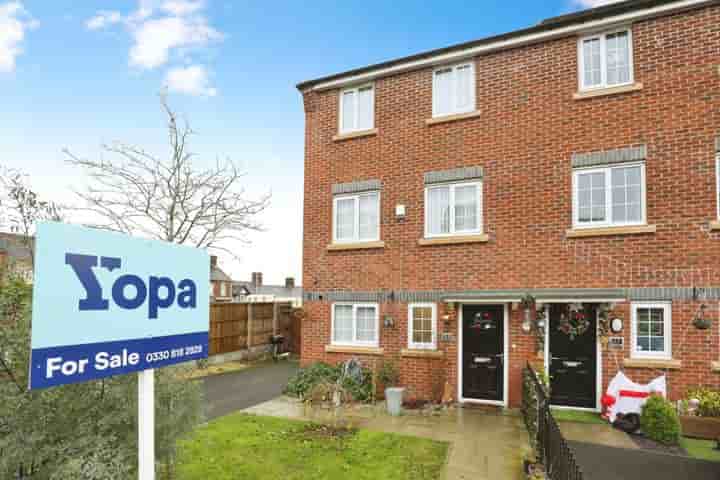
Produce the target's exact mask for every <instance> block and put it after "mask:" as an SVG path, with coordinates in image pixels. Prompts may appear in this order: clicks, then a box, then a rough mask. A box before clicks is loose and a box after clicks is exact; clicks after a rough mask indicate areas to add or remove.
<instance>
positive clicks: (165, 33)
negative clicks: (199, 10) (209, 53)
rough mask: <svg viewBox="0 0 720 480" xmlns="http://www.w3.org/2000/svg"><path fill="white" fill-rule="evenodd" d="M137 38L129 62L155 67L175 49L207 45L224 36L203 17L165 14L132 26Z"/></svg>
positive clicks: (133, 64) (165, 61)
mask: <svg viewBox="0 0 720 480" xmlns="http://www.w3.org/2000/svg"><path fill="white" fill-rule="evenodd" d="M132 36H133V39H134V41H135V43H134V45H133V46H132V48H131V49H130V65H132V66H135V67H140V68H146V69H152V68H156V67H159V66H162V65H164V64H165V63H167V62H168V59H169V57H170V52H171V51H172V50H173V49H178V48H187V47H204V46H207V45H208V44H209V43H210V42H211V41H216V40H220V39H222V34H221V33H220V32H219V31H217V30H215V29H214V28H212V27H211V26H209V25H208V23H207V20H206V19H205V18H203V17H178V16H171V17H162V18H153V19H150V20H147V21H145V22H142V23H141V24H140V25H137V26H135V27H134V28H133V29H132Z"/></svg>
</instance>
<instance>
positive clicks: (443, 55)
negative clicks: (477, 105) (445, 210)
mask: <svg viewBox="0 0 720 480" xmlns="http://www.w3.org/2000/svg"><path fill="white" fill-rule="evenodd" d="M713 1H714V0H627V1H624V2H617V3H613V4H610V5H604V6H601V7H597V8H592V9H588V10H583V11H580V12H576V13H570V14H567V15H560V16H557V17H552V18H548V19H546V20H543V21H542V22H540V23H539V24H537V25H535V26H532V27H529V28H524V29H520V30H515V31H512V32H508V33H503V34H500V35H495V36H491V37H486V38H481V39H478V40H473V41H470V42H465V43H459V44H456V45H451V46H449V47H444V48H439V49H435V50H429V51H426V52H421V53H418V54H415V55H410V56H407V57H402V58H398V59H394V60H389V61H386V62H381V63H376V64H373V65H369V66H366V67H361V68H356V69H353V70H348V71H345V72H341V73H336V74H332V75H328V76H324V77H320V78H316V79H313V80H307V81H304V82H301V83H299V84H298V85H297V88H298V90H300V91H305V90H307V89H310V88H333V87H336V86H338V85H337V84H338V83H339V82H344V81H347V82H348V83H351V82H362V81H370V80H372V79H373V78H379V77H382V76H387V75H392V74H396V73H401V72H402V71H410V70H414V69H417V68H423V67H425V66H428V65H432V64H440V63H447V62H450V61H453V60H460V59H462V57H463V56H464V57H465V58H468V57H471V56H475V55H478V54H479V53H483V52H485V51H494V50H501V49H508V48H515V47H517V46H520V45H527V44H531V43H537V42H542V41H546V40H549V39H552V38H558V37H560V36H567V35H572V34H574V33H576V31H581V29H582V28H590V27H595V26H596V25H595V24H596V23H597V24H598V25H597V26H599V27H601V26H603V25H602V22H604V21H606V20H607V21H609V22H614V21H618V22H620V21H626V22H629V21H632V20H637V19H641V18H650V17H652V16H657V15H663V14H667V13H671V12H674V11H678V10H680V9H689V8H694V7H699V6H703V5H707V4H711V3H713ZM633 14H637V15H633ZM573 27H579V28H576V29H574V28H573ZM485 47H487V49H485Z"/></svg>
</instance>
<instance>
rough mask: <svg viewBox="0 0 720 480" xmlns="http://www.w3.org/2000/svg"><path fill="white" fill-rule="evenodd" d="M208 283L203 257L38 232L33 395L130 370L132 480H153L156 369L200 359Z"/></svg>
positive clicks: (204, 348)
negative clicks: (134, 392) (134, 421)
mask: <svg viewBox="0 0 720 480" xmlns="http://www.w3.org/2000/svg"><path fill="white" fill-rule="evenodd" d="M209 278H210V259H209V257H208V254H207V252H205V251H202V250H198V249H195V248H190V247H184V246H181V245H175V244H172V243H166V242H158V241H154V240H143V239H138V238H132V237H129V236H126V235H120V234H117V233H111V232H104V231H101V230H94V229H89V228H83V227H78V226H73V225H65V224H61V223H51V222H48V223H41V224H40V225H39V226H38V229H37V235H36V238H35V272H34V282H33V314H32V320H33V324H32V341H31V343H32V345H31V347H32V350H31V361H30V389H32V390H34V389H40V388H52V387H56V386H59V385H66V384H70V383H79V382H88V381H91V380H97V379H100V378H107V377H111V376H114V375H127V374H132V373H135V372H137V375H138V478H139V480H155V376H154V375H155V370H156V369H158V368H163V367H167V366H169V365H174V364H177V363H182V362H190V361H195V360H199V359H202V358H207V355H208V329H209V324H210V306H209V302H210V292H209V289H208V285H209V283H210V282H209Z"/></svg>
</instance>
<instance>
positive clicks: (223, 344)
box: [210, 303, 300, 355]
mask: <svg viewBox="0 0 720 480" xmlns="http://www.w3.org/2000/svg"><path fill="white" fill-rule="evenodd" d="M249 310H250V311H249ZM248 318H252V322H251V324H250V325H249V326H250V331H251V333H250V345H249V346H251V347H256V346H260V345H267V344H268V343H270V336H271V335H273V333H277V334H279V335H283V336H284V337H285V339H286V345H287V346H288V348H289V349H290V351H292V352H294V353H299V352H300V348H299V333H300V332H299V329H298V328H297V325H295V323H296V319H295V318H294V317H293V315H292V305H291V304H290V303H278V304H277V305H275V304H273V303H213V304H210V355H217V354H220V353H229V352H237V351H239V350H245V349H247V348H248ZM276 322H277V323H276ZM295 337H298V338H295Z"/></svg>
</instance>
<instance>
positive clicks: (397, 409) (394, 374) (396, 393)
mask: <svg viewBox="0 0 720 480" xmlns="http://www.w3.org/2000/svg"><path fill="white" fill-rule="evenodd" d="M378 380H380V383H382V385H383V387H384V388H385V403H386V405H387V410H388V413H389V414H390V415H393V416H398V415H400V413H401V411H402V401H403V393H404V392H405V389H404V388H402V387H400V386H399V384H400V372H398V369H397V367H396V366H395V364H394V363H392V362H388V361H385V362H383V364H382V365H381V366H380V371H379V372H378Z"/></svg>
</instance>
